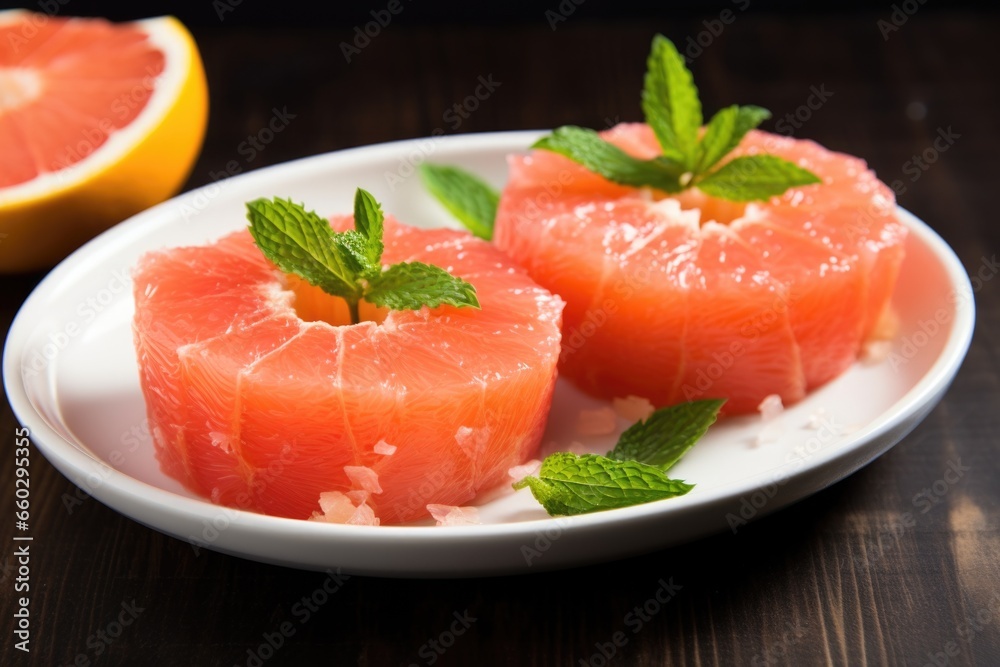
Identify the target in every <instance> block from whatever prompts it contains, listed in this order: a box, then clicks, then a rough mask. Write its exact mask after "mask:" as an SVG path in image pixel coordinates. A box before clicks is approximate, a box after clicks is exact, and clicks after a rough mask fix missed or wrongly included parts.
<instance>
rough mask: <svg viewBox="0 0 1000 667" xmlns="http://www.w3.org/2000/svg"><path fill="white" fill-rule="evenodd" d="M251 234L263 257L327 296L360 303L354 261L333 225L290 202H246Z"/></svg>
mask: <svg viewBox="0 0 1000 667" xmlns="http://www.w3.org/2000/svg"><path fill="white" fill-rule="evenodd" d="M246 206H247V218H248V219H249V220H250V234H251V235H252V236H253V238H254V241H256V242H257V247H259V248H260V249H261V252H263V253H264V256H265V257H267V258H268V259H269V260H271V261H272V262H274V264H275V265H277V267H278V268H279V269H281V270H282V271H284V272H285V273H294V274H296V275H298V276H300V277H302V278H304V279H305V280H306V281H308V282H309V283H310V284H311V285H315V286H317V287H319V288H321V289H322V290H323V291H324V292H327V293H329V294H333V295H334V296H340V297H344V298H345V299H352V298H353V299H357V296H358V294H359V292H360V288H359V286H358V285H357V283H356V281H355V278H354V269H353V262H352V258H350V257H347V258H346V261H345V255H344V250H343V249H342V248H341V247H339V246H338V245H337V244H336V243H335V242H334V236H335V233H334V231H333V230H332V229H331V228H330V223H329V222H328V221H326V220H325V219H323V218H321V217H320V216H318V215H317V214H316V213H315V212H313V211H307V210H306V209H305V208H304V207H303V206H301V205H300V204H296V203H294V202H293V201H291V200H290V199H280V198H277V197H276V198H275V199H273V200H270V201H268V200H266V199H257V200H254V201H251V202H247V205H246Z"/></svg>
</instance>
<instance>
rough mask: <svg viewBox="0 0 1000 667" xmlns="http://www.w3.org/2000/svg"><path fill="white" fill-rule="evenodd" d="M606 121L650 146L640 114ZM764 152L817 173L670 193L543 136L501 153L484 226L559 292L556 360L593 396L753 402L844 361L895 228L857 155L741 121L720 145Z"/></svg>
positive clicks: (614, 135) (785, 395)
mask: <svg viewBox="0 0 1000 667" xmlns="http://www.w3.org/2000/svg"><path fill="white" fill-rule="evenodd" d="M603 137H604V138H605V139H606V140H608V141H610V142H612V143H614V144H616V145H618V146H619V147H620V148H622V149H623V150H625V151H626V152H628V153H629V154H631V155H633V156H635V157H639V158H643V159H650V158H652V157H655V156H656V155H658V154H659V152H660V148H659V145H658V143H657V141H656V138H655V136H654V135H653V132H652V130H651V129H650V128H649V126H647V125H645V124H622V125H619V126H617V127H615V128H612V129H611V130H608V131H606V132H604V133H603ZM755 153H768V154H773V155H777V156H779V157H782V158H784V159H786V160H789V161H791V162H794V163H796V164H797V165H799V166H801V167H804V168H806V169H808V170H810V171H812V172H813V173H815V174H817V175H818V176H819V177H820V178H821V179H822V180H823V183H821V184H817V185H810V186H804V187H800V188H793V189H791V190H788V191H787V192H786V193H785V194H783V195H781V196H779V197H773V198H772V199H771V200H769V201H767V202H755V203H749V204H742V203H733V202H728V201H722V200H718V199H713V198H712V197H709V196H707V195H705V194H704V193H701V192H700V191H698V190H696V189H695V190H688V191H686V192H684V193H682V194H680V195H678V196H671V197H668V196H665V195H664V194H663V193H656V192H653V191H650V190H642V189H636V188H632V187H627V186H622V185H617V184H614V183H611V182H609V181H607V180H605V179H604V178H602V177H601V176H598V175H596V174H594V173H591V172H589V171H587V170H585V169H584V168H583V167H581V166H579V165H577V164H575V163H573V162H572V161H570V160H568V159H567V158H565V157H562V156H560V155H556V154H553V153H549V152H545V151H538V150H536V151H533V152H531V153H529V154H527V155H514V156H511V157H510V158H509V163H510V177H509V180H508V184H507V186H506V188H505V189H504V191H503V196H502V198H501V202H500V207H499V210H498V214H497V220H496V228H495V235H494V241H495V243H496V244H497V245H498V246H499V247H500V248H502V249H503V250H505V251H506V252H508V253H509V254H510V255H511V257H513V258H514V259H515V260H516V261H517V262H519V263H520V264H522V265H523V266H525V267H526V268H527V269H528V272H529V273H530V274H531V276H532V277H533V278H534V279H535V280H537V281H538V282H539V284H541V285H542V286H544V287H546V288H548V289H549V290H551V291H552V292H553V293H556V294H559V295H560V296H561V297H562V298H563V299H564V300H565V301H566V304H567V305H566V311H565V314H564V322H565V325H564V345H563V352H562V358H561V373H562V374H563V375H564V376H566V377H568V378H569V379H570V380H572V381H573V382H575V383H576V384H577V385H579V386H580V387H581V388H583V389H584V390H585V391H587V392H589V393H591V394H593V395H596V396H600V397H604V398H614V397H620V396H629V395H634V396H641V397H644V398H647V399H649V400H650V401H652V402H653V403H654V404H655V405H657V406H663V405H670V404H674V403H678V402H680V401H684V400H691V399H696V398H701V397H723V398H728V399H729V400H728V402H727V404H726V411H727V412H729V413H741V412H751V411H753V410H755V409H756V408H757V406H758V404H759V403H760V401H761V400H762V399H763V398H764V397H766V396H768V395H769V394H778V395H780V396H781V398H782V400H783V401H784V402H785V403H786V404H789V403H793V402H795V401H797V400H799V399H801V398H802V397H803V396H804V395H805V393H806V391H808V390H810V389H812V388H814V387H817V386H819V385H821V384H823V383H825V382H827V381H829V380H831V379H832V378H834V377H836V376H837V375H838V374H840V373H842V372H843V371H844V370H845V369H846V368H847V367H848V366H850V364H851V363H852V362H853V361H854V360H855V359H856V357H857V354H858V352H859V349H860V346H861V344H862V342H863V341H865V340H866V339H867V338H869V337H871V336H872V335H873V334H874V333H875V332H876V330H877V328H878V325H879V323H880V321H882V319H883V316H884V315H885V314H886V310H887V308H888V303H889V298H890V296H891V294H892V290H893V286H894V284H895V281H896V276H897V274H898V271H899V266H900V263H901V261H902V259H903V241H904V240H905V237H906V229H905V228H904V227H903V225H902V224H901V223H900V222H899V221H898V220H897V219H896V216H895V200H894V197H893V194H892V192H891V191H890V190H889V188H888V187H886V186H885V185H884V184H883V183H881V182H880V181H879V180H878V179H877V178H876V177H875V175H874V174H873V173H872V172H871V171H870V170H869V169H867V167H866V165H865V163H864V162H863V161H862V160H860V159H858V158H854V157H851V156H848V155H843V154H839V153H834V152H831V151H828V150H826V149H824V148H823V147H821V146H819V145H818V144H816V143H814V142H811V141H803V140H796V139H792V138H787V137H780V136H777V135H773V134H769V133H766V132H761V131H752V132H750V133H749V134H748V135H747V136H746V137H745V138H744V139H743V141H742V143H741V144H740V146H739V147H738V148H737V149H736V150H735V151H733V153H731V154H730V156H729V158H728V159H731V158H733V157H737V156H740V155H749V154H755Z"/></svg>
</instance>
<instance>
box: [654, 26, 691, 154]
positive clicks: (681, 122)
mask: <svg viewBox="0 0 1000 667" xmlns="http://www.w3.org/2000/svg"><path fill="white" fill-rule="evenodd" d="M642 112H643V113H644V114H645V115H646V122H647V123H649V125H650V127H652V128H653V132H654V134H656V138H657V140H658V141H659V142H660V146H661V147H662V148H663V155H664V156H665V157H667V158H669V159H671V160H673V161H674V162H678V163H680V164H682V165H684V167H685V171H691V170H692V169H694V162H695V158H696V150H695V149H696V146H697V143H698V131H699V130H700V129H701V123H702V115H701V101H700V100H699V99H698V88H697V87H695V85H694V78H693V77H692V76H691V71H690V70H689V69H688V68H687V65H685V64H684V57H683V56H682V55H681V54H680V53H678V52H677V48H676V47H675V46H674V44H673V42H671V41H670V40H669V39H667V38H666V37H664V36H663V35H657V36H656V37H654V38H653V47H652V50H651V51H650V53H649V58H648V59H647V61H646V80H645V87H644V88H643V91H642Z"/></svg>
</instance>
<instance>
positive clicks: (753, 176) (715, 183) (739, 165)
mask: <svg viewBox="0 0 1000 667" xmlns="http://www.w3.org/2000/svg"><path fill="white" fill-rule="evenodd" d="M821 182H822V181H820V179H819V177H817V176H816V174H814V173H812V172H811V171H808V170H806V169H803V168H802V167H799V166H798V165H796V164H793V163H791V162H789V161H788V160H784V159H782V158H780V157H777V156H775V155H747V156H744V157H738V158H735V159H733V160H730V161H729V162H727V163H726V164H724V165H722V167H720V168H719V169H718V170H716V171H713V172H712V173H710V174H708V175H706V176H703V177H701V178H699V179H696V180H695V182H694V184H695V185H697V186H698V188H699V189H700V190H701V191H702V192H704V193H705V194H708V195H711V196H713V197H718V198H719V199H728V200H729V201H753V200H757V199H768V198H769V197H774V196H775V195H780V194H782V193H784V192H785V191H786V190H788V189H789V188H794V187H798V186H801V185H812V184H813V183H821Z"/></svg>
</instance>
